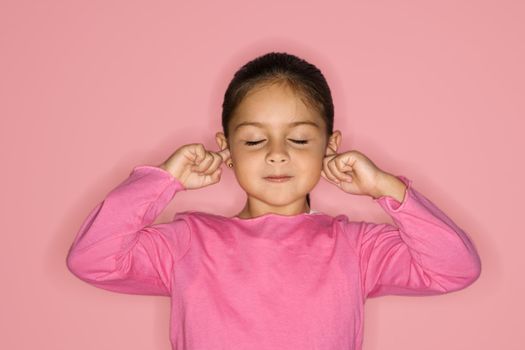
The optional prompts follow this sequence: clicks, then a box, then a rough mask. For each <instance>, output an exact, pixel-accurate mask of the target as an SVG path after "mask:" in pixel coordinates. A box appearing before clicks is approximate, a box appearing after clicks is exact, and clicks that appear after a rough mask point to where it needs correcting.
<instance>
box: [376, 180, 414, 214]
mask: <svg viewBox="0 0 525 350" xmlns="http://www.w3.org/2000/svg"><path fill="white" fill-rule="evenodd" d="M396 177H397V178H398V179H399V180H401V181H402V182H403V183H404V184H405V185H406V187H407V188H406V190H405V196H404V197H403V201H402V202H399V201H398V200H397V199H395V198H393V197H390V196H381V197H378V198H373V200H374V202H376V203H378V204H381V205H382V206H384V207H386V208H388V209H389V210H390V211H392V212H398V211H401V210H403V208H404V207H405V206H406V203H407V201H408V197H409V196H410V195H411V192H412V180H410V179H408V178H407V177H405V176H403V175H396Z"/></svg>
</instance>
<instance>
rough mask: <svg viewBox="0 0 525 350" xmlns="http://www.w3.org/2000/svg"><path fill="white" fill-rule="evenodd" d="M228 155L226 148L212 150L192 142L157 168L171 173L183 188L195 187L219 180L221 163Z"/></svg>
mask: <svg viewBox="0 0 525 350" xmlns="http://www.w3.org/2000/svg"><path fill="white" fill-rule="evenodd" d="M229 157H230V151H229V149H228V148H226V149H224V150H222V151H219V152H213V151H207V150H206V149H205V148H204V146H203V145H202V144H200V143H192V144H188V145H184V146H182V147H180V148H179V149H177V150H176V151H175V152H174V153H173V154H172V155H171V156H170V157H169V158H168V159H167V160H166V161H165V162H164V163H162V164H161V165H159V168H162V169H164V170H166V171H168V172H169V173H171V175H173V176H174V177H175V178H176V179H177V180H179V181H180V182H181V183H182V185H183V186H184V188H186V189H197V188H201V187H205V186H209V185H212V184H215V183H217V182H219V181H220V179H221V163H222V162H226V160H227V159H228V158H229Z"/></svg>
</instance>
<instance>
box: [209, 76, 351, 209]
mask: <svg viewBox="0 0 525 350" xmlns="http://www.w3.org/2000/svg"><path fill="white" fill-rule="evenodd" d="M299 121H308V122H313V123H315V124H316V125H317V127H314V126H312V125H306V124H301V125H297V126H293V125H291V123H294V122H299ZM244 122H257V123H261V124H262V125H261V126H255V125H245V126H240V127H239V128H237V126H239V125H240V124H241V123H244ZM228 132H229V140H227V139H226V137H225V136H224V133H222V132H218V133H217V134H216V141H217V144H218V145H219V147H220V149H221V150H223V151H224V150H226V149H229V158H230V159H229V160H228V161H227V162H232V163H233V168H232V169H233V171H234V173H235V177H236V178H237V181H238V182H239V185H240V186H241V187H242V189H243V190H244V191H245V192H246V196H247V198H246V203H245V205H244V208H243V209H242V210H241V212H240V213H239V214H238V215H237V217H239V218H243V219H246V218H252V217H257V216H260V215H264V214H266V213H276V214H281V215H296V214H300V213H305V212H308V211H309V210H310V208H309V207H308V203H307V202H306V195H307V194H308V193H309V192H310V191H311V190H313V188H314V187H315V186H316V184H317V183H318V182H319V179H320V178H321V175H322V174H321V172H322V170H323V160H324V159H325V157H326V156H327V155H330V154H334V153H335V152H336V151H337V149H338V148H339V145H340V143H341V133H340V131H338V130H337V131H335V132H333V133H332V135H331V136H330V137H329V138H327V136H326V125H325V123H324V120H323V119H322V117H321V116H320V115H319V114H318V112H316V111H315V110H314V109H312V108H309V107H308V106H306V105H305V104H304V103H303V101H302V100H301V99H300V97H299V96H298V95H296V94H295V93H294V92H293V90H291V88H289V87H288V86H287V85H284V84H272V85H269V86H264V87H262V88H258V89H254V90H252V91H250V93H249V94H248V95H247V96H246V97H245V98H244V99H243V101H242V102H241V104H240V105H239V106H238V107H237V109H236V110H235V113H234V115H233V116H232V119H231V121H230V124H229V126H228ZM294 140H307V143H306V144H299V143H296V142H294ZM247 141H250V142H254V141H262V142H260V143H258V144H256V145H247V144H246V142H247ZM283 174H284V175H291V176H292V178H291V179H290V180H289V181H287V182H282V183H275V182H269V181H267V180H265V179H264V177H265V176H270V175H283Z"/></svg>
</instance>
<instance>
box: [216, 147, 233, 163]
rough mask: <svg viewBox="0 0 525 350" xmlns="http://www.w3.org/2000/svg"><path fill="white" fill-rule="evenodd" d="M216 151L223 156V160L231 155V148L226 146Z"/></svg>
mask: <svg viewBox="0 0 525 350" xmlns="http://www.w3.org/2000/svg"><path fill="white" fill-rule="evenodd" d="M216 153H217V154H218V155H219V156H220V157H221V158H222V161H223V162H225V161H226V160H227V159H228V158H229V157H230V150H229V149H228V148H225V149H223V150H221V151H219V152H216Z"/></svg>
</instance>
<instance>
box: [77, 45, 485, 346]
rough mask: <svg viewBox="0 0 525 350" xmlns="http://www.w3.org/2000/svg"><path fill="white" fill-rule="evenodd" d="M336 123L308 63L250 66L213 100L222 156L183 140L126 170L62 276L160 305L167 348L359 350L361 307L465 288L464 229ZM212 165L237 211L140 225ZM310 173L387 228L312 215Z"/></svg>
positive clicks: (265, 60) (268, 58)
mask: <svg viewBox="0 0 525 350" xmlns="http://www.w3.org/2000/svg"><path fill="white" fill-rule="evenodd" d="M333 117H334V108H333V104H332V98H331V94H330V89H329V87H328V84H327V82H326V80H325V78H324V77H323V75H322V74H321V72H320V71H319V70H318V69H317V68H316V67H315V66H313V65H312V64H310V63H308V62H306V61H304V60H303V59H300V58H298V57H296V56H294V55H290V54H287V53H275V52H272V53H268V54H266V55H263V56H260V57H257V58H255V59H254V60H252V61H251V62H248V63H247V64H246V65H244V66H243V67H242V68H241V69H240V70H239V71H238V72H237V73H236V74H235V76H234V78H233V80H232V81H231V82H230V84H229V86H228V89H227V90H226V93H225V96H224V103H223V112H222V128H223V132H218V133H217V134H216V140H217V144H218V146H219V148H220V150H219V151H217V152H214V151H210V150H206V149H205V148H204V147H203V145H202V144H198V143H197V144H188V145H184V146H182V147H180V148H179V149H177V150H176V151H175V152H174V153H173V154H172V155H171V156H170V157H169V158H168V159H167V160H166V161H165V162H163V163H162V164H160V165H159V166H150V165H142V166H137V167H135V168H134V169H133V170H132V171H131V173H130V175H129V177H128V178H127V179H126V180H125V181H123V182H122V183H121V184H120V185H118V186H117V187H116V188H114V189H113V190H112V191H111V192H109V194H107V196H106V198H105V199H104V200H103V201H102V202H101V203H100V204H98V205H97V206H96V207H95V208H94V209H93V211H92V212H91V213H90V214H89V216H88V217H87V219H85V221H84V223H83V225H82V226H81V228H80V231H79V232H78V234H77V237H76V238H75V240H74V242H73V244H72V247H71V249H70V251H69V254H68V257H67V265H68V268H69V269H70V271H71V272H72V273H73V274H75V275H76V276H77V277H79V278H80V279H82V280H84V281H85V282H87V283H90V284H92V285H94V286H96V287H99V288H103V289H107V290H110V291H114V292H120V293H130V294H147V295H164V296H169V297H170V298H171V301H172V302H171V315H172V316H171V328H170V340H171V344H172V347H173V349H177V350H182V349H184V350H186V349H187V350H196V349H198V350H216V349H227V350H235V349H243V350H246V349H250V350H258V349H267V350H276V349H283V350H284V349H293V350H298V349H303V350H304V349H312V350H313V349H316V350H343V349H345V350H348V349H353V350H357V349H361V345H362V341H363V339H362V336H363V307H364V303H365V300H366V298H371V297H378V296H382V295H414V296H416V295H435V294H444V293H449V292H453V291H457V290H460V289H463V288H465V287H467V286H469V285H470V284H472V283H473V282H474V281H475V280H476V279H477V278H478V277H479V275H480V272H481V261H480V258H479V256H478V254H477V251H476V248H475V246H474V245H473V243H472V242H471V240H470V239H469V237H468V236H467V234H466V233H465V232H464V231H463V230H462V229H461V228H459V227H458V226H457V225H456V224H455V223H454V222H453V221H452V220H451V219H450V218H449V217H447V216H446V215H445V214H444V213H443V212H442V211H441V210H440V209H438V208H437V207H436V206H435V205H434V204H433V203H432V202H431V201H430V200H429V199H427V198H426V197H424V196H423V195H422V194H421V193H419V192H418V191H416V190H415V188H414V187H413V186H412V181H411V180H409V179H408V178H406V177H404V176H401V175H399V176H395V175H393V174H390V173H388V172H386V171H384V170H382V169H380V168H379V167H377V166H376V165H375V164H374V163H373V162H372V161H371V160H370V159H368V158H367V157H366V156H365V155H364V154H362V153H360V152H358V151H355V150H352V151H345V152H339V145H340V142H341V133H340V132H339V131H333ZM338 152H339V153H338ZM223 162H224V163H226V164H227V166H228V167H229V168H231V170H232V171H233V172H234V174H235V177H236V179H237V180H238V182H239V185H240V186H241V187H242V189H243V190H244V191H245V192H246V203H245V204H244V207H243V208H242V210H241V211H240V212H239V213H238V214H237V215H235V216H232V217H225V216H221V215H217V214H212V213H205V212H200V211H185V212H179V213H177V214H176V215H175V216H174V218H173V221H171V222H168V223H163V224H156V225H153V224H152V223H153V222H154V220H155V219H156V218H157V216H158V215H159V213H160V212H161V211H162V210H163V209H164V208H165V207H166V206H167V205H168V203H169V202H170V200H172V198H173V197H174V196H175V195H176V194H177V193H178V192H180V191H185V190H195V189H199V188H202V187H205V186H209V185H212V184H215V183H217V182H219V181H220V177H221V172H222V168H221V165H222V163H223ZM320 177H323V178H324V179H326V180H327V181H329V182H330V183H332V184H334V185H335V186H337V187H338V188H340V189H341V190H342V191H344V192H346V193H348V194H353V195H365V196H370V197H372V199H373V200H374V201H376V202H377V203H378V204H379V205H380V206H381V207H382V208H383V209H384V210H385V211H386V212H387V213H388V214H389V215H390V216H391V217H392V219H393V221H394V222H395V224H396V225H395V226H394V225H390V224H375V223H368V222H363V221H358V222H356V221H349V220H348V218H347V217H346V215H338V216H335V217H333V216H330V215H328V214H325V213H322V212H320V211H317V210H313V209H311V203H310V198H309V195H308V193H309V192H310V191H311V190H312V189H313V188H314V187H315V185H316V184H317V183H318V181H319V180H320Z"/></svg>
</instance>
